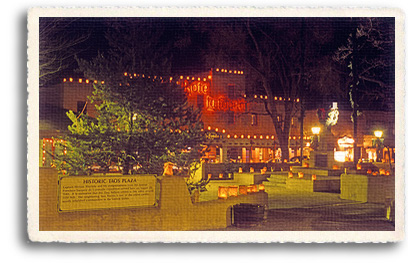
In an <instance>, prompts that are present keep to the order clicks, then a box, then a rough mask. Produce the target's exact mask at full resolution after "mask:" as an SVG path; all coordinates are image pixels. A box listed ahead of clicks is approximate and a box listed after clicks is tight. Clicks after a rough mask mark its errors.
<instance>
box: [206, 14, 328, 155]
mask: <svg viewBox="0 0 408 265" xmlns="http://www.w3.org/2000/svg"><path fill="white" fill-rule="evenodd" d="M305 20H306V19H301V20H299V19H290V18H287V19H281V18H276V19H271V18H269V19H268V20H266V19H263V18H251V19H247V20H242V19H237V20H234V19H232V20H230V21H228V22H227V23H225V24H223V26H222V27H218V28H215V29H212V31H211V32H212V34H211V46H212V54H211V55H210V56H209V62H210V63H211V64H214V63H216V62H218V64H219V63H220V61H221V62H223V63H224V64H227V65H228V64H234V66H233V67H239V66H241V67H245V69H246V72H247V73H248V74H247V77H248V78H249V79H250V80H249V83H251V86H252V87H255V89H256V90H258V91H257V92H258V93H264V94H266V95H267V100H265V101H264V102H265V111H266V113H268V115H269V116H270V117H271V120H272V123H273V125H274V128H275V132H276V135H277V139H278V141H279V145H280V147H281V150H282V157H283V158H284V159H288V158H289V143H288V140H289V135H290V130H291V121H292V118H294V117H295V116H296V115H297V113H298V112H299V110H300V105H299V104H298V103H297V100H296V101H295V99H298V98H300V97H302V98H304V97H306V96H307V95H305V93H303V94H302V91H303V90H305V89H306V88H307V87H311V85H310V84H309V83H308V82H309V80H310V79H311V75H312V73H313V74H314V75H315V76H314V77H313V78H315V79H317V77H316V75H318V76H321V75H322V72H321V71H316V69H318V67H319V64H318V62H319V61H321V60H323V59H322V58H323V57H324V56H327V55H326V54H325V53H324V51H323V52H322V51H319V50H317V48H316V47H325V46H324V45H326V46H327V43H328V42H329V41H330V40H331V39H330V38H329V39H328V38H324V37H325V36H327V34H329V33H327V32H325V30H326V29H325V28H323V29H321V28H320V27H319V23H320V22H321V21H316V22H313V21H305ZM322 20H323V19H322ZM325 23H327V22H325ZM305 24H307V27H306V26H305ZM309 35H313V36H312V37H308V36H309ZM306 37H307V38H308V41H305V38H306ZM275 97H282V98H285V99H288V100H286V101H284V102H283V103H282V104H283V107H282V108H279V107H278V106H277V104H276V102H275V101H274V98H275ZM289 99H291V100H289Z"/></svg>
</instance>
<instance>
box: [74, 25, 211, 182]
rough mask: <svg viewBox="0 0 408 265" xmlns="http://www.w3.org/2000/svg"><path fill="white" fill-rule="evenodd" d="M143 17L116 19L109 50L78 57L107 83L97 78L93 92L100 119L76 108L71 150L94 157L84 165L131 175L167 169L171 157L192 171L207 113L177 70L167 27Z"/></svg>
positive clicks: (86, 157)
mask: <svg viewBox="0 0 408 265" xmlns="http://www.w3.org/2000/svg"><path fill="white" fill-rule="evenodd" d="M136 22H137V23H136ZM136 22H135V23H132V22H126V23H124V22H123V21H121V20H114V21H112V24H111V27H110V31H109V32H108V34H107V35H106V37H107V39H108V41H109V44H110V47H111V49H110V50H109V52H108V53H107V54H99V55H98V56H97V57H96V58H94V59H93V60H91V61H85V60H78V64H79V67H80V70H81V71H82V72H83V73H84V74H85V76H86V77H87V78H89V79H94V80H103V84H102V82H98V84H95V85H94V92H93V95H92V97H90V98H89V99H90V103H92V104H94V105H95V106H96V109H97V112H98V116H97V117H96V118H94V119H91V118H90V117H89V116H87V115H81V116H80V117H76V116H75V115H74V114H73V113H69V114H68V116H69V117H70V119H71V121H72V122H73V124H72V126H70V127H69V130H70V131H71V136H70V139H74V141H71V143H70V144H71V146H75V148H76V149H75V148H74V149H71V150H69V148H68V147H69V146H67V153H69V152H73V153H77V155H78V157H80V158H81V159H82V158H83V159H82V160H86V162H84V163H82V164H83V165H84V167H88V168H89V167H90V166H91V165H98V166H100V167H101V168H103V169H106V170H107V169H108V168H109V166H112V165H117V166H120V168H121V169H122V172H123V174H130V173H134V172H138V173H155V174H160V173H162V169H163V164H164V163H165V162H169V161H171V162H173V163H175V164H176V165H177V166H178V167H179V168H180V169H185V171H189V170H190V164H191V163H192V162H194V161H198V160H199V158H200V157H201V151H202V142H203V141H204V133H203V130H202V129H203V124H202V122H201V115H200V112H199V110H197V109H194V108H193V107H192V106H189V105H188V103H187V98H186V95H185V94H184V91H183V90H182V89H181V88H180V87H179V86H178V85H177V84H176V81H175V80H172V77H171V76H169V69H170V67H169V63H168V60H167V59H166V58H169V57H170V56H171V52H170V51H171V49H169V45H167V42H168V41H165V36H164V34H163V31H162V30H161V29H160V28H157V27H153V26H152V24H151V21H149V20H140V21H139V20H138V21H136ZM163 43H165V44H163ZM67 156H68V155H67ZM73 156H74V157H75V154H74V155H73ZM67 163H68V161H67ZM186 173H187V172H186Z"/></svg>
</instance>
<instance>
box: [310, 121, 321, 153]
mask: <svg viewBox="0 0 408 265" xmlns="http://www.w3.org/2000/svg"><path fill="white" fill-rule="evenodd" d="M312 133H313V139H312V144H311V147H312V148H313V149H314V150H317V149H318V147H319V134H320V127H318V126H316V127H312Z"/></svg>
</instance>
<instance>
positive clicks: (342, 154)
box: [334, 151, 347, 162]
mask: <svg viewBox="0 0 408 265" xmlns="http://www.w3.org/2000/svg"><path fill="white" fill-rule="evenodd" d="M346 156H347V152H346V151H335V152H334V160H335V161H337V162H346Z"/></svg>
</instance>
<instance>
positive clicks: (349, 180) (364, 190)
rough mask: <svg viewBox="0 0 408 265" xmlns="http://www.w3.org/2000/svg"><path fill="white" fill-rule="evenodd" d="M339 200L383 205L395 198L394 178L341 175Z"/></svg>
mask: <svg viewBox="0 0 408 265" xmlns="http://www.w3.org/2000/svg"><path fill="white" fill-rule="evenodd" d="M340 180H341V194H340V198H341V199H346V200H354V201H360V202H373V203H385V202H386V200H387V199H388V198H394V196H395V177H394V176H384V175H378V176H372V175H357V174H342V175H341V179H340Z"/></svg>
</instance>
